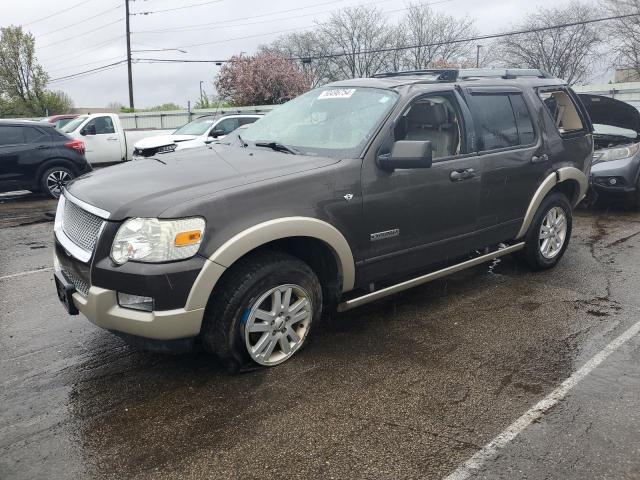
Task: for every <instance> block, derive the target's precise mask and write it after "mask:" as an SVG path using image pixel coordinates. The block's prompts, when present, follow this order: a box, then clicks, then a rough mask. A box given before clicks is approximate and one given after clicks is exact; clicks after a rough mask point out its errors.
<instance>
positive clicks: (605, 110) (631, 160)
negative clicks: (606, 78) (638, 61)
mask: <svg viewBox="0 0 640 480" xmlns="http://www.w3.org/2000/svg"><path fill="white" fill-rule="evenodd" d="M579 97H580V100H582V103H583V104H584V106H585V109H586V110H587V112H588V113H589V117H590V118H591V121H592V122H593V128H594V146H595V151H594V155H593V166H592V167H591V187H592V191H593V192H594V193H595V194H596V195H600V194H606V195H618V196H623V197H626V199H627V200H628V201H629V203H630V204H631V205H632V206H634V207H636V208H640V112H639V111H638V109H637V107H635V106H633V105H630V104H629V103H626V102H623V101H621V100H616V99H614V98H609V97H604V96H601V95H590V94H581V95H579Z"/></svg>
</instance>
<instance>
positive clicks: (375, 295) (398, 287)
mask: <svg viewBox="0 0 640 480" xmlns="http://www.w3.org/2000/svg"><path fill="white" fill-rule="evenodd" d="M523 248H524V242H520V243H517V244H515V245H511V246H509V247H504V248H501V249H499V250H496V251H495V252H491V253H487V254H486V255H481V256H479V257H476V258H472V259H471V260H467V261H465V262H462V263H458V264H456V265H452V266H450V267H447V268H443V269H442V270H436V271H435V272H431V273H427V274H426V275H422V276H420V277H416V278H412V279H411V280H406V281H404V282H401V283H396V284H395V285H391V286H390V287H386V288H383V289H381V290H378V291H375V292H371V293H368V294H366V295H363V296H361V297H356V298H353V299H351V300H347V301H346V302H342V303H341V304H339V305H338V311H339V312H346V311H347V310H351V309H352V308H355V307H359V306H360V305H364V304H365V303H369V302H373V301H374V300H378V299H380V298H384V297H386V296H388V295H393V294H394V293H398V292H401V291H403V290H407V289H409V288H413V287H417V286H418V285H422V284H423V283H428V282H431V281H433V280H437V279H438V278H442V277H446V276H447V275H451V274H452V273H455V272H459V271H460V270H465V269H467V268H471V267H474V266H476V265H480V264H481V263H484V262H487V261H489V260H494V259H496V258H500V257H503V256H505V255H508V254H510V253H513V252H517V251H518V250H522V249H523Z"/></svg>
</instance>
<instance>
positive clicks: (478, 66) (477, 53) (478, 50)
mask: <svg viewBox="0 0 640 480" xmlns="http://www.w3.org/2000/svg"><path fill="white" fill-rule="evenodd" d="M476 47H477V50H476V68H480V49H481V48H482V45H476Z"/></svg>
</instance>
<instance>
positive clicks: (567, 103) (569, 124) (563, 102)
mask: <svg viewBox="0 0 640 480" xmlns="http://www.w3.org/2000/svg"><path fill="white" fill-rule="evenodd" d="M538 95H539V96H540V99H541V100H542V102H543V103H544V105H545V107H547V111H548V112H549V114H550V115H551V118H552V119H553V121H554V123H555V125H556V127H557V129H558V131H559V132H560V133H561V134H565V133H571V132H577V131H580V130H583V129H584V125H583V124H582V120H581V119H580V114H579V113H578V109H577V108H576V106H575V104H574V103H573V100H572V98H571V97H570V96H569V94H568V93H567V92H566V91H565V90H555V91H548V90H547V91H542V92H538Z"/></svg>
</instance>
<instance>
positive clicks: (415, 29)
mask: <svg viewBox="0 0 640 480" xmlns="http://www.w3.org/2000/svg"><path fill="white" fill-rule="evenodd" d="M400 29H401V30H402V31H403V32H404V36H405V38H404V41H405V42H406V45H407V46H411V45H416V48H412V49H409V50H406V51H405V55H404V65H405V68H409V69H414V70H418V69H421V68H427V67H430V66H433V65H435V64H461V63H465V62H468V61H469V59H470V57H471V56H473V58H474V59H475V44H474V43H473V42H469V41H464V40H465V39H467V38H472V37H474V36H475V35H476V34H477V31H476V28H475V26H474V21H473V20H472V19H470V18H467V17H465V18H462V19H460V18H456V17H454V16H453V15H447V14H443V13H438V12H436V11H434V10H433V9H432V8H431V7H429V5H426V4H420V3H410V4H409V5H408V7H407V13H406V14H405V16H404V18H403V19H402V21H401V23H400Z"/></svg>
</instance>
